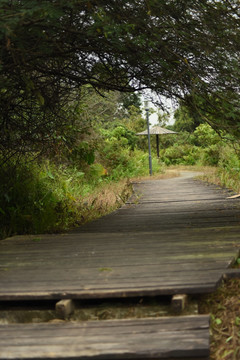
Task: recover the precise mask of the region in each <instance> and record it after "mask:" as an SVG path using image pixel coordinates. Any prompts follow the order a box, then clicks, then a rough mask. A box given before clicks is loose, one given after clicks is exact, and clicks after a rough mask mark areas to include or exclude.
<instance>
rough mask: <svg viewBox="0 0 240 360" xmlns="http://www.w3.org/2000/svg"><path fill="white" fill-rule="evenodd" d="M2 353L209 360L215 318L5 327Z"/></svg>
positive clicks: (1, 330)
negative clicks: (212, 322)
mask: <svg viewBox="0 0 240 360" xmlns="http://www.w3.org/2000/svg"><path fill="white" fill-rule="evenodd" d="M0 349H1V351H0V359H1V360H3V359H12V360H13V359H40V358H41V359H49V358H55V359H57V358H61V359H73V358H78V359H86V358H88V359H119V360H120V359H164V358H168V359H169V358H172V359H177V358H190V357H195V356H197V357H198V358H199V357H202V358H207V357H208V356H209V318H208V317H207V316H188V317H182V318H181V319H179V318H155V319H141V320H114V321H98V322H84V323H68V324H25V325H20V326H19V324H18V325H17V324H16V325H4V326H0Z"/></svg>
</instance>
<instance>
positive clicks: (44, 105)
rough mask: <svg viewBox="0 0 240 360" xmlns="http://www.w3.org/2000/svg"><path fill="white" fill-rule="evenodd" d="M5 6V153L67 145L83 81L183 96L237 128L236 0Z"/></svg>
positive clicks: (1, 11) (1, 23)
mask: <svg viewBox="0 0 240 360" xmlns="http://www.w3.org/2000/svg"><path fill="white" fill-rule="evenodd" d="M0 15H1V17H0V29H1V30H0V40H1V53H0V87H1V90H0V91H1V97H0V109H1V111H0V124H1V126H0V129H1V130H0V139H1V141H0V144H1V145H0V146H1V148H0V150H1V154H0V155H1V156H3V160H4V161H6V160H7V159H8V158H10V157H11V156H14V155H15V154H16V153H18V154H20V153H26V152H29V151H30V150H32V149H34V150H36V149H38V150H39V151H40V150H41V151H44V150H45V149H46V147H49V146H52V145H53V144H56V143H57V142H58V141H59V139H62V140H63V141H64V142H65V143H66V144H67V143H68V137H69V127H70V130H71V131H72V126H73V124H74V121H75V111H76V110H77V109H78V105H77V104H78V101H80V102H81V89H82V87H83V85H86V84H90V85H91V86H92V87H94V88H95V89H96V90H97V91H99V90H100V91H101V90H102V89H105V90H119V91H124V92H132V91H135V90H143V89H146V88H149V89H152V90H153V91H155V92H156V93H157V94H159V95H160V96H162V95H164V96H167V97H170V98H176V99H183V100H184V99H185V98H186V99H187V103H188V106H189V107H191V108H193V107H196V111H198V112H199V113H200V115H201V116H202V117H204V118H205V119H209V118H210V121H213V120H212V114H213V113H216V112H217V114H218V117H217V121H215V120H216V117H215V118H214V121H213V122H214V123H215V124H217V125H218V126H220V127H224V126H225V127H226V126H227V127H229V129H230V130H231V128H232V129H233V131H234V133H235V134H236V135H237V134H239V126H238V123H237V120H238V117H239V103H238V99H239V66H238V60H239V46H240V45H239V44H240V36H239V16H240V15H239V2H238V0H227V1H226V0H214V1H212V0H164V1H162V0H160V1H156V0H140V1H139V0H138V1H129V2H126V1H123V0H117V1H115V0H114V1H111V2H109V1H105V0H97V1H95V0H69V1H65V0H58V1H55V0H48V1H46V0H43V1H38V0H24V1H23V0H18V1H12V0H1V1H0ZM211 94H212V95H211ZM190 95H191V96H190ZM186 96H187V97H186ZM206 105H207V106H206ZM203 110H204V111H203ZM205 110H207V111H205ZM226 110H227V111H226ZM84 127H85V124H84V123H83V124H81V128H84ZM71 131H70V133H71V134H72V132H71Z"/></svg>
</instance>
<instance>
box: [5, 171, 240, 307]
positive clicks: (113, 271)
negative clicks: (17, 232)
mask: <svg viewBox="0 0 240 360" xmlns="http://www.w3.org/2000/svg"><path fill="white" fill-rule="evenodd" d="M135 191H136V192H135V195H134V196H133V197H132V199H131V201H129V202H128V204H126V205H125V206H123V207H122V208H121V209H119V210H117V211H115V212H114V213H112V214H110V215H108V216H105V217H104V218H102V219H99V220H97V221H95V222H92V223H89V224H87V225H85V226H83V227H81V228H79V229H77V230H76V231H74V232H72V233H70V234H63V235H41V236H15V237H13V238H9V239H6V240H3V241H1V242H0V285H1V286H0V300H33V299H36V300H39V299H56V300H57V299H64V298H70V299H71V298H72V299H86V298H103V297H105V298H106V297H126V296H144V295H145V296H150V295H169V294H175V293H188V294H199V293H206V292H211V291H214V290H215V289H216V287H217V286H218V284H219V282H220V281H221V279H222V276H223V274H224V272H225V271H226V269H227V268H228V267H229V266H230V265H231V264H232V263H233V262H234V261H235V259H236V258H237V257H238V254H239V244H240V241H239V233H240V211H239V204H240V203H239V200H237V199H232V200H231V199H227V197H228V196H229V193H228V191H227V190H222V189H217V188H216V187H215V186H207V185H205V184H203V183H201V182H199V181H195V180H193V179H192V177H191V174H189V173H185V176H184V177H181V178H174V179H168V180H158V181H146V182H143V183H139V184H135Z"/></svg>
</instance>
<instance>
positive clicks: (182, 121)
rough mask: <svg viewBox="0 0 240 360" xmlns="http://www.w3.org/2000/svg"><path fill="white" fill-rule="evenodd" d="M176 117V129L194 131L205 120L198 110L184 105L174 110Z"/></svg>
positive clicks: (174, 127)
mask: <svg viewBox="0 0 240 360" xmlns="http://www.w3.org/2000/svg"><path fill="white" fill-rule="evenodd" d="M174 119H175V122H174V125H173V130H175V131H187V132H193V131H194V130H195V129H196V128H197V127H198V126H199V125H200V124H201V123H202V122H203V120H202V118H201V116H200V115H199V114H198V113H197V111H195V110H194V109H191V108H190V109H188V108H187V107H186V106H184V105H182V106H180V107H179V108H178V109H177V110H176V111H175V112H174Z"/></svg>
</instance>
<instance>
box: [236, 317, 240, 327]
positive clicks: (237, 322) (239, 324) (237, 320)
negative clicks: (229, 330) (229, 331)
mask: <svg viewBox="0 0 240 360" xmlns="http://www.w3.org/2000/svg"><path fill="white" fill-rule="evenodd" d="M235 324H236V325H237V326H240V317H239V316H237V317H236V319H235Z"/></svg>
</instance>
